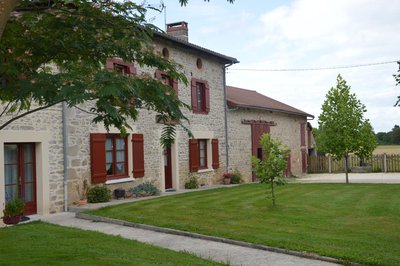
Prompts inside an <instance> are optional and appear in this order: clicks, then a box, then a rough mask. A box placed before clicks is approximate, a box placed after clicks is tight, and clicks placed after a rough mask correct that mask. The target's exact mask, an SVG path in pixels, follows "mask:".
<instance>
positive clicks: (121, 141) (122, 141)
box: [115, 138, 125, 150]
mask: <svg viewBox="0 0 400 266" xmlns="http://www.w3.org/2000/svg"><path fill="white" fill-rule="evenodd" d="M115 142H116V146H117V150H124V149H125V139H121V138H117V139H116V141H115Z"/></svg>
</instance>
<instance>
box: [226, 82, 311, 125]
mask: <svg viewBox="0 0 400 266" xmlns="http://www.w3.org/2000/svg"><path fill="white" fill-rule="evenodd" d="M226 90H227V102H228V105H229V106H231V107H244V108H250V109H261V110H267V111H274V112H279V113H286V114H294V115H300V116H307V117H311V118H314V116H313V115H311V114H308V113H306V112H303V111H301V110H299V109H296V108H294V107H292V106H290V105H287V104H284V103H282V102H279V101H277V100H274V99H272V98H269V97H267V96H265V95H262V94H260V93H258V92H256V91H251V90H245V89H241V88H236V87H231V86H226Z"/></svg>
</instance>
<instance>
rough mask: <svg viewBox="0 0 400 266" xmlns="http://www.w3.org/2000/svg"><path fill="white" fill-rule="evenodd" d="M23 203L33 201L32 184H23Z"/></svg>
mask: <svg viewBox="0 0 400 266" xmlns="http://www.w3.org/2000/svg"><path fill="white" fill-rule="evenodd" d="M25 201H26V202H27V201H33V184H32V183H27V184H25Z"/></svg>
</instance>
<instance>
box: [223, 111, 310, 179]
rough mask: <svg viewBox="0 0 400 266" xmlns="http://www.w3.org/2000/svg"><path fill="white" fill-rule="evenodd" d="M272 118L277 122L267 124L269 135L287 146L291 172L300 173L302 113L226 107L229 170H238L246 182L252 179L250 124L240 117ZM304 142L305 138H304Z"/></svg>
mask: <svg viewBox="0 0 400 266" xmlns="http://www.w3.org/2000/svg"><path fill="white" fill-rule="evenodd" d="M244 119H246V120H264V121H272V122H274V123H275V124H276V125H275V126H271V127H270V134H271V137H272V138H276V139H280V140H281V141H282V143H283V144H285V145H287V146H288V148H289V149H290V157H291V172H292V174H293V175H295V176H301V175H303V173H302V165H301V146H300V144H301V137H300V127H301V126H300V124H301V123H306V122H307V120H306V117H305V116H299V115H293V114H285V113H279V112H272V111H262V110H256V109H248V108H235V109H229V110H228V141H229V169H230V171H234V170H235V169H237V170H238V171H239V172H240V173H242V175H243V179H244V181H245V182H250V181H251V180H252V176H251V162H250V158H251V155H252V151H251V147H252V143H251V125H247V124H242V120H244ZM306 141H307V138H306Z"/></svg>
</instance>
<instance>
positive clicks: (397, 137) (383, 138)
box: [376, 125, 400, 145]
mask: <svg viewBox="0 0 400 266" xmlns="http://www.w3.org/2000/svg"><path fill="white" fill-rule="evenodd" d="M376 137H377V139H378V142H379V144H382V145H400V127H399V125H394V127H393V129H392V130H391V131H389V132H378V133H377V134H376Z"/></svg>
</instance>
